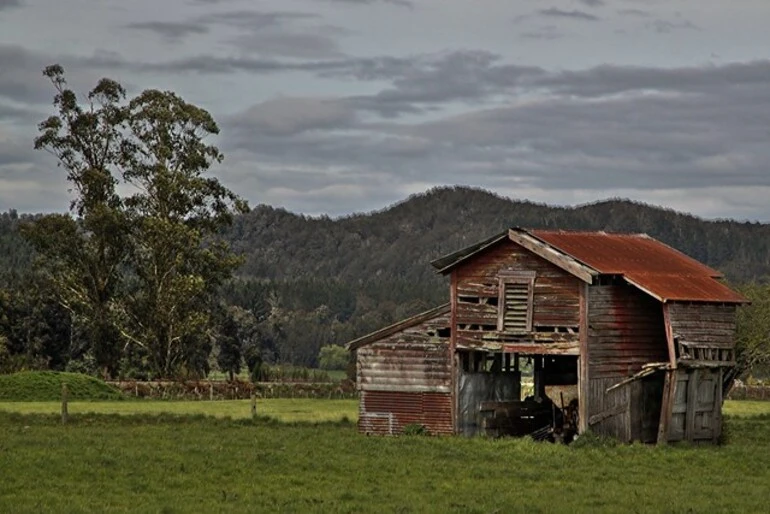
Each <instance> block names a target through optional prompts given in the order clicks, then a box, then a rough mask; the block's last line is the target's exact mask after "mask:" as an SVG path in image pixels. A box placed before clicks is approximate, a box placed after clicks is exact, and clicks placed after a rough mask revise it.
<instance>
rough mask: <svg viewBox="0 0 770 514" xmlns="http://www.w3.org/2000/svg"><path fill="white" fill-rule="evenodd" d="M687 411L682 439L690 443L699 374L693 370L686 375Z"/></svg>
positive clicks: (692, 436) (693, 426) (692, 432)
mask: <svg viewBox="0 0 770 514" xmlns="http://www.w3.org/2000/svg"><path fill="white" fill-rule="evenodd" d="M687 374H688V375H690V376H689V378H688V380H687V409H686V410H685V414H684V439H685V441H692V440H693V439H694V435H695V407H696V406H697V405H698V378H700V372H699V371H698V370H697V369H694V370H692V371H690V372H688V373H687Z"/></svg>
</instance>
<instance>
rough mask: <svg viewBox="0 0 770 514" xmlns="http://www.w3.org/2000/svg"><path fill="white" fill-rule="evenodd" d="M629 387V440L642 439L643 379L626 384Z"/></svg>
mask: <svg viewBox="0 0 770 514" xmlns="http://www.w3.org/2000/svg"><path fill="white" fill-rule="evenodd" d="M626 387H627V388H628V394H629V398H628V405H629V409H628V410H629V419H628V429H629V431H628V440H629V441H641V440H642V416H643V414H644V409H643V404H644V400H643V394H642V391H643V384H642V381H641V380H634V381H633V382H631V383H630V384H628V385H627V386H626Z"/></svg>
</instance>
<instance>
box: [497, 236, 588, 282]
mask: <svg viewBox="0 0 770 514" xmlns="http://www.w3.org/2000/svg"><path fill="white" fill-rule="evenodd" d="M508 238H509V239H510V240H511V241H513V242H514V243H516V244H518V245H521V246H523V247H524V248H526V249H527V250H529V251H530V252H532V253H534V254H535V255H538V256H540V257H542V258H543V259H545V260H547V261H548V262H550V263H551V264H553V265H555V266H557V267H559V268H561V269H563V270H564V271H566V272H567V273H570V274H572V275H574V276H576V277H577V278H579V279H580V280H582V281H583V282H586V283H588V284H591V283H592V282H593V279H594V277H596V276H598V275H599V273H598V272H597V271H596V270H595V269H593V268H591V267H589V266H586V265H585V264H583V263H582V262H580V261H578V260H577V259H575V258H574V257H572V256H570V255H567V254H566V253H564V252H562V251H561V250H559V249H557V248H554V247H553V246H551V245H549V244H547V243H545V242H543V241H541V240H540V239H537V238H536V237H534V236H532V235H531V234H529V233H527V232H525V231H523V230H517V229H510V230H508Z"/></svg>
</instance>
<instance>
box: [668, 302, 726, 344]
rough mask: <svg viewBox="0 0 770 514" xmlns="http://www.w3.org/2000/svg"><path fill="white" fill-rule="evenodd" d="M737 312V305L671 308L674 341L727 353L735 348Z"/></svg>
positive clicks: (690, 305) (691, 304) (689, 304)
mask: <svg viewBox="0 0 770 514" xmlns="http://www.w3.org/2000/svg"><path fill="white" fill-rule="evenodd" d="M735 311H736V307H735V305H734V304H708V303H678V302H673V303H670V304H668V312H669V320H670V322H671V331H672V332H673V335H674V337H675V338H678V339H679V340H680V341H686V342H688V343H696V344H703V345H706V346H712V345H713V346H715V347H721V348H725V349H731V348H733V347H734V346H735Z"/></svg>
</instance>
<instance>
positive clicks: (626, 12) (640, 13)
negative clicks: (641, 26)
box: [618, 9, 652, 18]
mask: <svg viewBox="0 0 770 514" xmlns="http://www.w3.org/2000/svg"><path fill="white" fill-rule="evenodd" d="M618 14H620V15H623V16H634V17H637V18H649V17H650V16H652V14H650V12H649V11H644V10H642V9H618Z"/></svg>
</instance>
